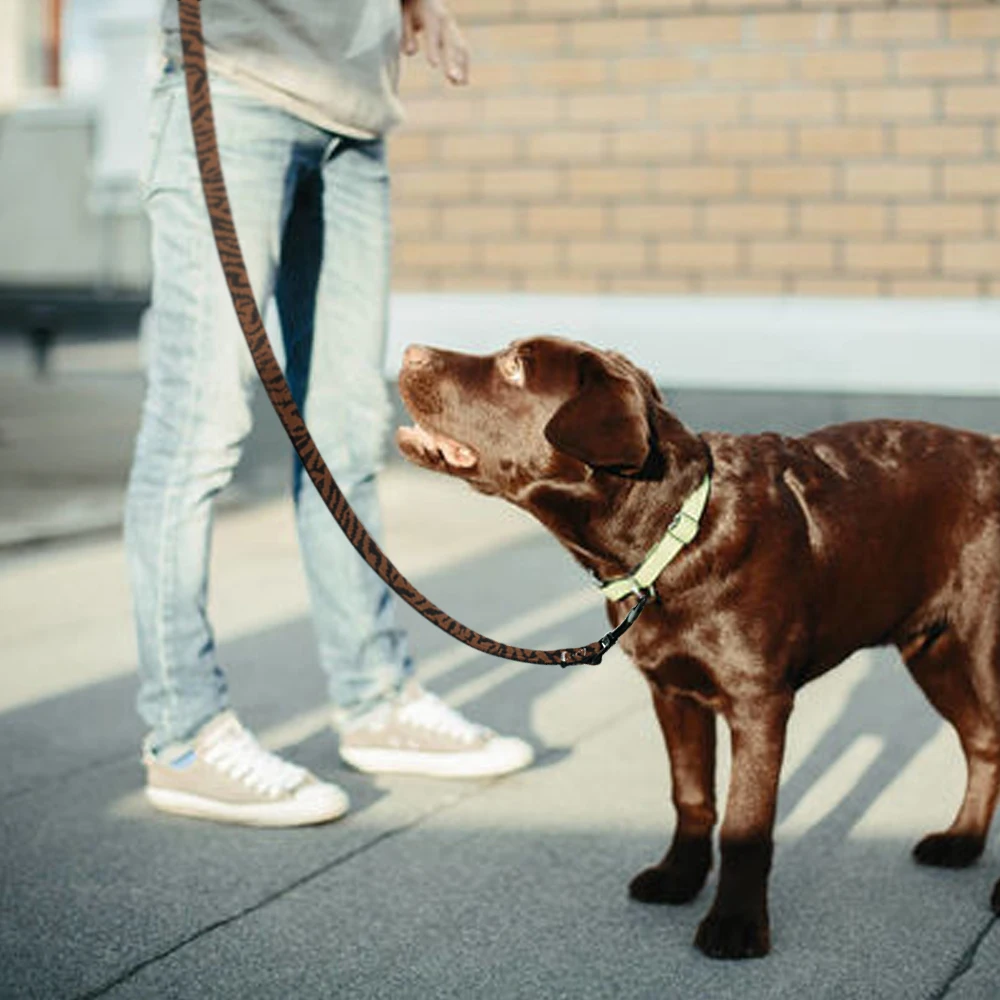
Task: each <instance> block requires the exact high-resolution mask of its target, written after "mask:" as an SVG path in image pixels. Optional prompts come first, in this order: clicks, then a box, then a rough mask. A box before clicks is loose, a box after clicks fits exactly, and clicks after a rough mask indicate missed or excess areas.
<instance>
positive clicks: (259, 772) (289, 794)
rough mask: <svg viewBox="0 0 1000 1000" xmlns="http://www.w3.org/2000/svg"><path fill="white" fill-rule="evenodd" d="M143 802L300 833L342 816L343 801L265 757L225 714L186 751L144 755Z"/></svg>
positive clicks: (301, 771) (178, 747) (332, 788)
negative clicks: (289, 828)
mask: <svg viewBox="0 0 1000 1000" xmlns="http://www.w3.org/2000/svg"><path fill="white" fill-rule="evenodd" d="M143 763H144V764H145V765H146V798H147V799H148V800H149V801H150V803H151V804H152V805H153V806H155V807H156V808H157V809H162V810H163V811H164V812H169V813H177V814H179V815H181V816H194V817H197V818H199V819H212V820H217V821H218V822H221V823H243V824H246V825H248V826H306V825H308V824H312V823H326V822H329V821H330V820H333V819H337V817H339V816H343V815H344V813H345V812H347V808H348V805H349V802H348V798H347V795H346V793H345V792H344V791H343V790H342V789H340V788H338V787H337V786H336V785H332V784H329V783H328V782H324V781H320V780H319V779H318V778H316V776H315V775H313V774H312V773H310V772H309V771H307V770H306V769H305V768H304V767H299V766H298V765H296V764H290V763H288V761H286V760H282V759H281V758H280V757H278V756H277V755H276V754H273V753H270V752H269V751H268V750H265V749H264V748H263V747H262V746H261V745H260V744H259V743H258V742H257V740H256V739H255V738H254V736H253V734H252V733H250V732H248V731H247V730H246V729H244V728H243V726H242V725H240V721H239V719H237V718H236V716H235V714H234V713H233V712H223V713H221V714H220V715H217V716H216V717H215V718H214V719H212V720H211V721H209V722H208V723H206V724H205V726H203V727H202V729H201V730H200V731H199V732H198V734H197V735H196V736H195V737H194V739H193V740H191V742H189V743H175V744H171V745H170V746H167V747H164V748H163V749H162V750H160V751H159V752H158V753H156V754H155V755H154V754H152V753H151V752H150V751H149V750H146V751H144V753H143Z"/></svg>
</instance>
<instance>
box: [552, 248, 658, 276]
mask: <svg viewBox="0 0 1000 1000" xmlns="http://www.w3.org/2000/svg"><path fill="white" fill-rule="evenodd" d="M568 258H569V266H570V268H571V269H572V270H574V271H590V270H594V269H598V270H605V271H607V270H613V271H633V272H634V271H642V270H644V269H645V267H646V247H645V244H643V243H640V242H638V241H636V240H628V241H625V240H617V241H611V240H601V241H599V242H583V241H580V240H574V241H573V242H572V243H570V245H569V249H568Z"/></svg>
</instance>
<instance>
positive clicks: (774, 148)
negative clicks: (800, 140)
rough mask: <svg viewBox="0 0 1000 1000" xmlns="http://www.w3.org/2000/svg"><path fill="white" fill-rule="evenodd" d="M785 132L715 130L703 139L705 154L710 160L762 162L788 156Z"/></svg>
mask: <svg viewBox="0 0 1000 1000" xmlns="http://www.w3.org/2000/svg"><path fill="white" fill-rule="evenodd" d="M788 149H789V141H788V130H787V129H784V128H716V129H710V130H709V131H708V132H707V133H706V135H705V152H706V154H707V155H708V156H709V157H710V158H711V159H713V160H764V159H768V158H774V157H786V156H787V155H788Z"/></svg>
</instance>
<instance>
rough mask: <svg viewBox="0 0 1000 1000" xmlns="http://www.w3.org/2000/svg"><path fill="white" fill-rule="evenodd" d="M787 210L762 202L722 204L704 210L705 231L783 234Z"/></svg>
mask: <svg viewBox="0 0 1000 1000" xmlns="http://www.w3.org/2000/svg"><path fill="white" fill-rule="evenodd" d="M788 220H789V209H788V206H787V205H784V204H771V203H768V202H762V201H753V202H722V203H720V204H710V205H708V206H707V207H706V209H705V229H706V230H707V231H708V232H710V233H712V234H715V233H783V232H785V231H786V230H787V229H788Z"/></svg>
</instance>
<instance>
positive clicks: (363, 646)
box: [125, 63, 413, 748]
mask: <svg viewBox="0 0 1000 1000" xmlns="http://www.w3.org/2000/svg"><path fill="white" fill-rule="evenodd" d="M210 83H211V88H212V99H213V105H214V109H215V121H216V130H217V134H218V141H219V149H220V155H221V158H222V167H223V171H224V173H225V179H226V185H227V188H228V192H229V199H230V203H231V205H232V210H233V217H234V219H235V221H236V229H237V232H238V234H239V239H240V245H241V248H242V251H243V257H244V259H245V261H246V266H247V271H248V273H249V276H250V282H251V286H252V288H253V290H254V294H255V296H256V298H257V304H258V308H259V309H260V311H261V313H262V314H263V313H264V306H265V303H267V301H268V300H269V298H270V296H272V295H274V296H275V301H276V304H277V308H278V313H279V316H280V319H281V329H282V339H283V345H282V344H278V345H275V347H276V351H277V353H278V354H279V357H282V356H283V357H284V359H285V362H284V367H285V373H286V377H287V378H288V381H289V383H290V385H291V386H292V391H293V393H294V395H295V397H296V400H297V402H298V403H299V405H300V407H302V409H303V411H304V414H305V418H306V421H307V422H308V424H309V429H310V431H311V432H312V435H313V438H314V439H315V440H316V443H317V445H318V446H319V449H320V451H321V452H322V454H323V457H324V458H325V459H326V462H327V464H328V465H329V467H330V469H331V471H332V473H333V476H334V478H335V479H336V481H337V483H338V485H339V486H340V488H341V489H342V490H343V492H344V494H345V496H346V497H347V499H348V500H349V502H350V503H351V505H352V507H353V508H354V509H355V511H356V512H357V514H358V516H359V517H360V518H361V520H362V522H363V523H364V524H365V526H366V527H367V528H368V530H369V531H370V532H371V534H372V535H373V536H374V537H375V538H376V539H379V537H380V534H381V532H380V517H379V507H378V497H377V494H376V489H375V476H376V473H377V471H378V470H379V469H380V468H381V467H382V460H383V457H384V448H385V438H386V432H387V430H388V425H389V416H390V406H389V402H388V396H387V392H386V386H385V382H384V378H383V375H382V370H383V354H384V350H385V334H386V315H387V300H388V288H389V246H390V234H389V182H388V174H387V171H386V166H385V157H384V148H383V144H382V142H381V140H374V141H368V142H365V141H358V140H355V139H350V138H347V137H344V136H339V135H336V134H333V133H331V132H327V131H325V130H323V129H321V128H318V127H316V126H314V125H311V124H309V123H307V122H304V121H302V120H300V119H298V118H296V117H294V116H292V115H290V114H287V113H285V112H283V111H281V110H279V109H276V108H274V107H271V106H270V105H267V104H265V103H263V102H261V101H259V100H257V99H256V98H254V97H253V96H252V95H249V94H247V93H246V92H245V91H243V90H242V89H240V88H239V87H238V85H236V84H234V83H232V82H230V81H228V80H224V79H221V78H219V77H217V76H214V75H213V76H212V77H211V78H210ZM149 131H150V135H149V139H148V145H147V149H146V156H145V162H144V164H143V168H142V173H141V176H140V181H139V186H140V194H141V197H142V201H143V205H144V209H145V212H146V214H147V216H148V218H149V220H150V224H151V231H152V259H153V285H152V307H151V308H152V311H151V323H150V341H151V342H150V343H149V345H148V347H149V350H148V358H149V367H148V384H147V389H146V398H145V404H144V406H143V412H142V423H141V427H140V430H139V434H138V438H137V440H136V447H135V454H134V458H133V464H132V470H131V475H130V478H129V484H128V492H127V497H126V509H125V542H126V551H127V557H128V566H129V575H130V579H131V584H132V597H133V608H134V615H135V623H136V630H137V636H138V648H139V678H140V691H139V700H138V705H139V712H140V714H141V715H142V717H143V719H144V720H145V721H146V723H147V724H148V725H149V726H150V727H151V730H152V731H151V733H150V735H149V738H148V741H149V744H150V745H151V746H152V747H153V748H156V747H159V746H162V745H164V744H166V743H168V742H172V741H177V740H184V739H187V738H188V737H190V736H191V735H193V734H194V733H195V732H196V731H197V730H198V729H199V728H200V727H201V726H202V725H203V724H204V723H205V722H206V721H208V720H209V719H210V718H212V717H213V716H214V715H216V714H217V713H218V712H220V711H222V710H224V709H225V708H226V707H227V687H226V679H225V674H224V673H223V670H222V667H221V665H220V663H219V659H218V655H217V650H216V645H215V641H214V638H213V634H212V627H211V624H210V622H209V619H208V614H207V594H208V557H209V544H210V537H211V530H212V502H213V498H214V497H215V495H216V494H217V493H218V492H219V491H220V490H221V489H222V488H223V487H224V486H225V485H226V484H227V483H228V482H229V481H230V479H231V478H232V475H233V471H234V469H235V467H236V464H237V462H238V461H239V458H240V454H241V452H242V448H243V442H244V440H245V439H246V437H247V435H248V434H249V432H250V427H251V409H250V407H251V400H252V395H253V392H254V391H255V389H256V388H257V384H258V380H257V373H256V370H255V369H254V366H253V362H252V361H251V358H250V352H249V350H248V349H247V346H246V343H245V341H244V339H243V334H242V332H241V330H240V327H239V323H238V320H237V318H236V313H235V310H234V309H233V305H232V302H231V300H230V298H229V293H228V290H227V287H226V284H225V279H224V277H223V273H222V267H221V265H220V263H219V259H218V256H217V253H216V249H215V244H214V242H213V238H212V231H211V227H210V224H209V220H208V214H207V212H206V208H205V203H204V197H203V195H202V190H201V182H200V179H199V174H198V166H197V160H196V158H195V152H194V148H193V141H192V138H191V126H190V123H189V120H188V106H187V94H186V91H185V87H184V77H183V72H182V70H181V68H180V67H179V66H178V65H177V64H176V63H173V64H168V65H167V66H166V67H165V69H164V70H163V72H162V74H161V76H160V78H159V80H158V82H157V83H156V85H155V87H154V90H153V94H152V104H151V109H150V129H149ZM282 347H283V351H282V350H281V348H282ZM300 469H301V467H300V465H299V463H298V459H297V458H296V459H295V473H294V478H293V489H292V492H293V497H294V501H295V508H296V519H297V529H298V537H299V545H300V548H301V551H302V557H303V562H304V566H305V572H306V577H307V580H308V587H309V593H310V601H311V604H312V611H313V617H314V623H315V629H316V633H317V638H318V643H319V658H320V663H321V665H322V667H323V669H324V671H325V672H326V674H327V677H328V679H329V692H330V698H331V701H332V702H333V703H334V704H335V705H336V706H338V707H340V708H341V709H344V710H346V712H347V713H348V714H350V713H352V712H355V713H356V712H360V711H363V710H364V709H366V708H367V707H370V706H371V705H373V704H375V703H376V702H378V701H379V700H380V699H381V698H384V697H386V696H388V695H390V694H391V693H392V692H394V691H395V690H398V688H399V687H400V686H401V685H402V684H403V682H404V681H405V679H406V677H407V676H408V675H409V674H410V673H411V672H412V670H413V664H412V660H411V658H410V656H409V654H408V651H407V643H406V637H405V634H404V633H403V632H402V631H400V630H399V629H398V628H396V626H395V617H394V607H393V602H392V594H391V592H390V591H389V589H388V588H387V587H386V586H385V584H383V583H382V581H381V580H380V579H379V578H378V577H377V576H376V575H375V574H374V573H373V572H372V571H371V569H370V568H369V567H368V566H367V564H366V563H365V562H364V561H363V560H362V559H361V557H360V556H359V555H358V554H357V552H356V551H355V550H354V548H353V547H352V546H351V544H350V543H349V542H348V541H347V539H346V538H345V537H344V535H343V533H342V531H341V530H340V527H339V526H338V525H337V523H336V522H335V521H334V520H333V518H332V517H331V515H330V513H329V511H328V510H327V509H326V507H325V506H324V505H323V503H322V501H321V500H320V498H319V495H318V494H317V492H316V490H315V489H314V488H313V486H312V483H311V482H309V481H308V478H307V477H305V476H303V475H302V474H301V471H300ZM288 668H289V665H288V664H285V663H277V664H275V677H274V680H275V685H278V684H280V683H281V671H283V670H287V669H288Z"/></svg>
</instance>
